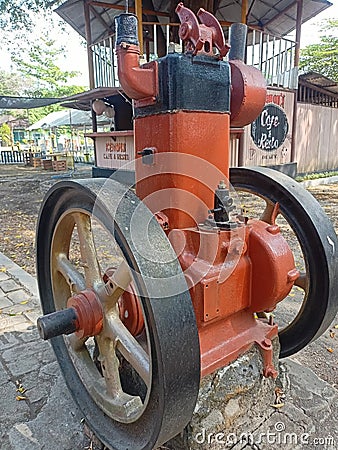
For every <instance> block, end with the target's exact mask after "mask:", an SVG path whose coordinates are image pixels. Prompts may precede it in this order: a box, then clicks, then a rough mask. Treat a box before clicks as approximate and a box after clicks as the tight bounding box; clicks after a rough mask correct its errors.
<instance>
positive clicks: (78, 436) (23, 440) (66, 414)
mask: <svg viewBox="0 0 338 450" xmlns="http://www.w3.org/2000/svg"><path fill="white" fill-rule="evenodd" d="M81 419H82V414H81V413H80V411H79V410H78V408H77V407H76V406H75V404H74V402H73V400H72V398H71V396H70V394H69V392H68V391H67V390H65V386H64V381H63V379H62V377H61V376H60V377H59V378H58V380H57V382H56V384H55V385H54V386H53V387H52V390H51V394H50V397H49V400H48V402H47V404H46V405H45V406H44V407H43V408H42V410H41V412H40V413H39V415H38V416H37V417H36V418H35V419H33V420H31V421H29V422H26V424H25V425H26V426H25V427H23V428H22V427H19V429H18V427H17V426H16V427H13V428H12V429H11V430H10V432H9V440H10V443H11V445H12V450H28V449H29V450H37V449H42V448H44V449H47V448H48V450H61V449H62V450H74V449H79V450H80V449H84V448H85V442H86V439H85V437H84V435H83V427H82V424H81ZM18 431H19V433H18Z"/></svg>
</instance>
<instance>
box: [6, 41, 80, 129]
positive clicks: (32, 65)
mask: <svg viewBox="0 0 338 450" xmlns="http://www.w3.org/2000/svg"><path fill="white" fill-rule="evenodd" d="M64 54H65V50H64V48H63V47H57V46H56V45H55V41H53V40H51V39H49V38H48V37H47V36H43V37H40V39H39V41H36V42H34V43H33V44H32V45H31V46H30V48H29V49H28V51H27V53H26V52H23V54H22V53H21V52H20V51H18V52H17V54H12V62H13V63H14V64H15V66H16V73H14V74H13V73H11V74H9V73H5V72H3V73H1V72H0V83H1V76H2V77H3V79H4V80H6V83H5V84H4V88H3V92H1V91H0V94H2V95H14V96H16V95H21V96H25V97H42V98H62V97H68V96H70V95H74V94H78V93H80V92H83V91H84V90H86V88H85V87H84V86H76V85H70V84H68V83H69V81H70V80H71V79H72V78H74V77H76V76H77V75H78V73H77V72H75V71H69V70H62V69H61V68H60V67H59V66H58V65H57V63H56V61H57V59H58V57H60V56H62V55H64ZM11 77H14V78H15V79H17V80H21V84H17V85H15V86H13V85H12V88H13V89H11V84H10V79H11ZM60 109H62V107H61V106H59V105H50V106H45V107H42V108H34V109H30V110H29V113H28V118H29V122H30V123H34V122H36V121H38V120H39V119H41V118H42V117H44V116H46V115H47V114H49V113H51V112H53V111H58V110H60ZM21 115H22V114H21Z"/></svg>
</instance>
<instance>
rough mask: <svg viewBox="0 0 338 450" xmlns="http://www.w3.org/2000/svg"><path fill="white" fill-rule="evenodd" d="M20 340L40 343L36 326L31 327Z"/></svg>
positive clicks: (22, 334)
mask: <svg viewBox="0 0 338 450" xmlns="http://www.w3.org/2000/svg"><path fill="white" fill-rule="evenodd" d="M20 339H21V340H22V341H24V342H31V341H38V340H41V338H40V336H39V333H38V329H37V327H36V326H35V325H31V326H30V327H29V329H28V330H27V333H21V334H20Z"/></svg>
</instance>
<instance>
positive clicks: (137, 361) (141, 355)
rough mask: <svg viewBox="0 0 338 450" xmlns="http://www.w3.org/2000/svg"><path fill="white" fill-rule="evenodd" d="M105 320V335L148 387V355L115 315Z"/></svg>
mask: <svg viewBox="0 0 338 450" xmlns="http://www.w3.org/2000/svg"><path fill="white" fill-rule="evenodd" d="M106 319H107V330H106V331H105V334H106V335H108V336H109V337H110V339H111V340H112V341H114V342H115V345H116V348H117V349H118V350H119V352H120V353H121V354H122V355H123V357H124V358H125V359H126V360H127V361H128V362H129V363H130V364H131V365H132V366H133V368H134V369H135V370H136V372H137V373H138V374H139V375H140V377H141V378H142V380H143V381H144V383H145V384H146V385H147V386H149V385H150V361H149V355H148V354H147V352H146V351H145V350H144V349H143V347H142V346H141V344H139V342H138V341H137V340H136V339H135V338H134V336H133V335H132V334H130V332H129V331H128V330H127V328H126V327H125V326H124V325H123V323H122V322H121V320H120V318H119V317H118V316H117V315H113V314H111V315H109V316H108V317H106Z"/></svg>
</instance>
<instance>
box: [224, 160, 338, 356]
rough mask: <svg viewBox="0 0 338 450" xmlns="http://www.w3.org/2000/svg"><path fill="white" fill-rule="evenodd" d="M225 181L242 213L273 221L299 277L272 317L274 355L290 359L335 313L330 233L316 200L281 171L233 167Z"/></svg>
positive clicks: (336, 269) (337, 273) (337, 262)
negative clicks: (277, 329) (276, 331)
mask: <svg viewBox="0 0 338 450" xmlns="http://www.w3.org/2000/svg"><path fill="white" fill-rule="evenodd" d="M230 181H231V184H232V185H233V186H234V188H235V189H236V191H237V192H238V193H239V194H240V195H241V196H242V195H243V197H242V203H243V207H244V214H245V215H247V216H248V217H249V218H251V217H252V216H254V217H255V216H256V217H257V216H258V217H257V218H260V219H261V220H264V221H266V222H268V223H272V221H275V220H276V223H277V224H278V225H280V227H281V230H282V232H283V236H284V237H285V238H286V240H287V241H288V243H289V245H290V247H291V248H292V250H293V251H294V257H295V261H296V267H298V268H299V270H300V277H299V278H298V280H297V281H296V283H295V287H294V289H295V291H294V292H293V293H291V294H289V295H290V297H289V299H285V300H283V301H282V302H281V303H280V307H281V308H282V307H283V304H284V305H286V307H285V306H284V312H283V313H282V314H281V316H279V315H278V317H277V323H278V324H280V322H281V324H282V326H281V329H280V334H279V337H280V344H281V353H280V356H281V357H285V356H289V355H292V354H293V353H296V352H298V351H299V350H300V349H302V348H303V347H305V346H306V345H307V344H309V343H310V342H312V341H313V340H315V339H316V338H317V337H319V336H320V335H321V334H322V333H323V332H324V331H325V330H326V329H327V328H328V327H329V325H330V323H331V322H332V320H333V319H334V317H335V315H336V314H337V310H338V297H337V289H338V258H337V251H338V241H337V236H336V233H335V231H334V228H333V226H332V224H331V222H330V220H329V219H328V217H327V216H326V214H325V213H324V211H323V209H322V208H321V206H320V205H319V203H318V202H317V200H316V199H315V198H314V197H313V196H312V195H311V194H310V193H309V192H307V191H306V190H305V189H303V188H302V187H301V186H300V185H299V184H298V183H297V182H296V181H295V180H293V179H292V178H290V177H288V176H287V175H285V174H283V173H280V172H277V171H276V170H273V169H269V168H264V167H250V168H233V169H231V170H230ZM277 204H278V205H279V206H278V205H277ZM276 205H277V206H278V207H277V209H276ZM276 211H277V213H276ZM275 216H276V217H275ZM297 298H298V305H297V301H296V300H297ZM277 309H278V307H277Z"/></svg>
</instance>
